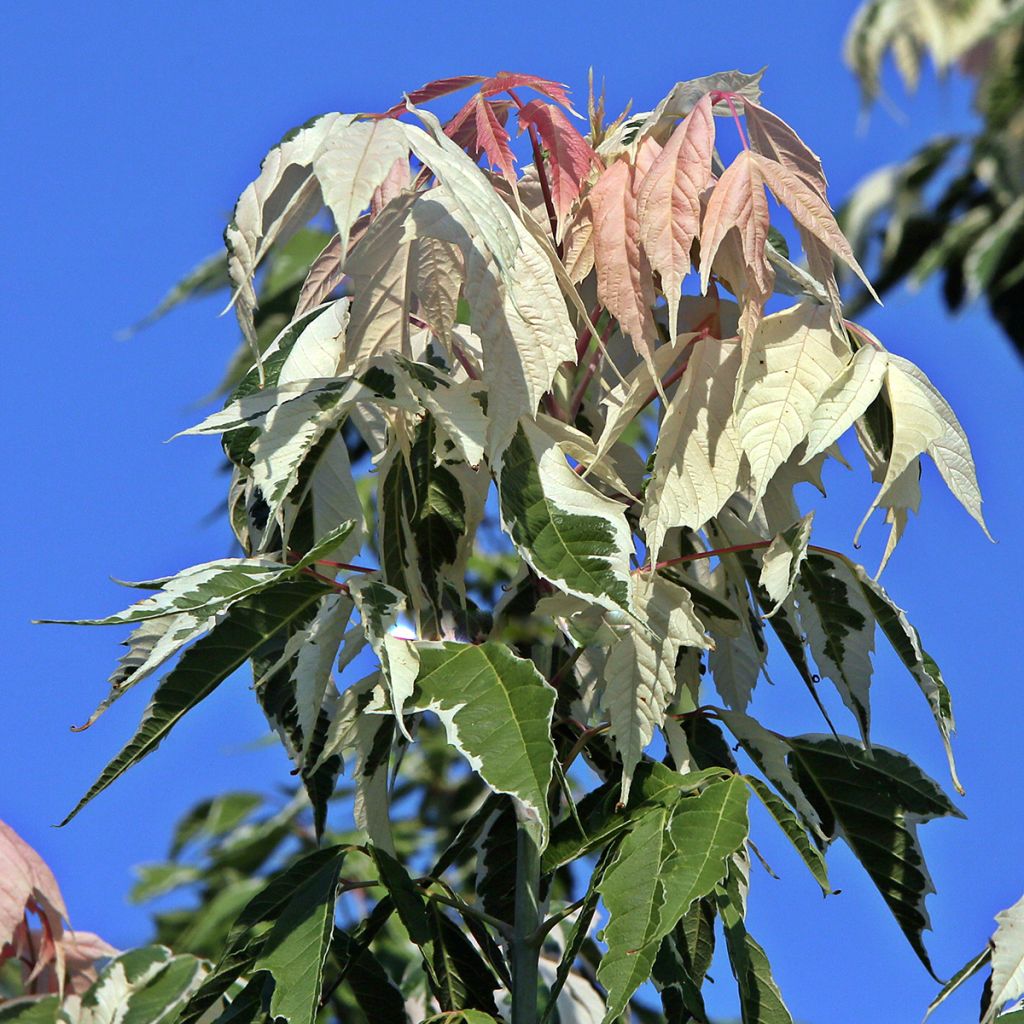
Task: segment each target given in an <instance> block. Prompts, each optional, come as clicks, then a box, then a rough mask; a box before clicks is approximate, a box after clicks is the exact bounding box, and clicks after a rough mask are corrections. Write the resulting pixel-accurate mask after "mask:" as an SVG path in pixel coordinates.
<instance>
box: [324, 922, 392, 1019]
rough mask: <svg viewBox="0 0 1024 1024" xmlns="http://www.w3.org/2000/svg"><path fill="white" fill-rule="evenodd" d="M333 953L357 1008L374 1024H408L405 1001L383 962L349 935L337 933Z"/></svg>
mask: <svg viewBox="0 0 1024 1024" xmlns="http://www.w3.org/2000/svg"><path fill="white" fill-rule="evenodd" d="M331 952H332V954H333V956H334V958H335V959H336V960H338V961H339V962H340V963H341V964H342V965H343V966H344V968H345V984H347V985H348V986H349V988H350V989H351V990H352V995H353V996H354V997H355V1001H356V1004H357V1005H358V1006H359V1009H360V1010H362V1011H363V1014H364V1015H365V1016H366V1019H367V1020H368V1021H372V1022H373V1024H409V1016H408V1014H407V1013H406V1012H405V997H404V996H403V995H402V993H401V990H400V989H399V988H398V986H397V985H396V984H395V983H394V981H392V979H391V977H390V976H389V975H388V973H387V971H385V970H384V968H383V967H382V966H381V963H380V961H379V960H378V959H377V958H376V957H375V956H374V955H373V954H372V953H371V952H370V951H369V950H368V949H364V948H362V947H361V946H360V945H359V944H358V943H356V942H355V941H354V940H353V939H352V937H351V936H350V935H348V933H347V932H344V931H342V930H341V929H340V928H336V929H335V930H334V941H333V944H332V946H331Z"/></svg>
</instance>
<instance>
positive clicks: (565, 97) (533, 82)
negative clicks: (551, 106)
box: [480, 71, 572, 110]
mask: <svg viewBox="0 0 1024 1024" xmlns="http://www.w3.org/2000/svg"><path fill="white" fill-rule="evenodd" d="M510 89H532V90H533V91H534V92H539V93H540V94H541V95H542V96H547V98H548V99H550V100H554V101H555V102H556V103H561V104H562V106H563V107H565V108H566V109H567V110H572V101H571V100H570V99H569V94H568V92H567V91H566V90H567V89H568V86H566V85H565V84H564V83H562V82H552V81H551V80H550V79H548V78H538V77H537V76H536V75H523V74H519V73H518V72H515V71H499V72H498V73H497V74H496V75H495V76H494V77H493V78H488V79H487V80H486V81H485V82H484V84H483V85H481V86H480V92H481V93H483V95H484V96H495V95H497V94H498V93H500V92H508V91H509V90H510Z"/></svg>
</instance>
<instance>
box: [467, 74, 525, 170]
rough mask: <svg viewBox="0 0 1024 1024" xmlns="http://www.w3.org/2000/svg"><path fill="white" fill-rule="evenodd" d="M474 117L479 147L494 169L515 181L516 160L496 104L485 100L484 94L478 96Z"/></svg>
mask: <svg viewBox="0 0 1024 1024" xmlns="http://www.w3.org/2000/svg"><path fill="white" fill-rule="evenodd" d="M473 115H474V122H475V124H476V144H477V146H478V147H479V148H480V150H482V151H483V153H484V154H485V155H486V157H487V159H488V161H490V164H491V166H492V167H497V168H498V169H499V170H500V171H501V173H502V174H503V175H504V176H505V178H506V179H507V180H508V181H514V180H515V177H516V168H515V161H516V158H515V156H513V154H512V150H511V148H510V147H509V144H508V140H509V135H508V132H507V131H505V125H504V123H503V120H499V118H498V116H497V114H496V113H495V111H494V104H492V103H489V102H488V101H487V100H485V99H484V97H483V93H477V94H476V99H475V101H474V111H473Z"/></svg>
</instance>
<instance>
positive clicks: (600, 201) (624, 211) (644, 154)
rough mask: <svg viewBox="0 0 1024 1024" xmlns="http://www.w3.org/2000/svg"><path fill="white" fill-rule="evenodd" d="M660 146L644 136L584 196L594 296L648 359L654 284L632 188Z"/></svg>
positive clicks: (652, 335) (653, 331) (652, 332)
mask: <svg viewBox="0 0 1024 1024" xmlns="http://www.w3.org/2000/svg"><path fill="white" fill-rule="evenodd" d="M660 150H661V147H660V146H659V145H658V143H657V142H655V141H654V140H653V139H650V138H648V139H645V140H644V142H643V143H642V144H641V146H640V149H639V151H638V152H637V156H636V163H635V164H632V165H631V164H629V163H628V162H627V161H626V160H617V161H616V162H615V163H613V164H612V165H611V167H608V168H606V169H605V170H604V171H603V172H602V173H601V176H600V177H599V178H598V179H597V182H596V183H595V184H594V187H593V188H592V189H591V190H590V192H589V193H588V195H587V199H588V201H589V203H590V207H591V210H592V211H593V218H594V264H595V266H596V267H597V298H598V301H599V302H600V303H601V304H602V305H603V306H604V307H605V308H606V309H607V310H608V312H609V313H611V315H612V316H613V317H615V319H616V320H618V321H619V326H620V327H621V328H622V332H623V333H624V334H627V335H628V336H629V340H630V341H631V342H632V343H633V347H634V348H635V349H636V351H637V353H638V354H639V355H640V356H641V357H642V358H643V359H644V360H645V361H646V362H650V360H651V352H652V349H653V342H654V339H655V338H656V337H657V328H656V326H655V323H654V315H653V313H652V312H651V307H652V306H653V305H654V300H655V295H654V282H653V281H652V280H651V268H650V264H649V263H648V261H647V256H646V255H645V253H644V251H643V249H642V248H641V246H640V225H639V222H638V220H637V210H636V187H637V184H638V182H640V181H641V180H642V179H643V177H644V175H645V174H646V173H647V170H648V169H649V168H650V166H651V165H652V164H653V162H654V160H655V159H656V158H657V155H658V153H659V152H660Z"/></svg>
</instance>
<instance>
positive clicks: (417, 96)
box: [379, 75, 484, 117]
mask: <svg viewBox="0 0 1024 1024" xmlns="http://www.w3.org/2000/svg"><path fill="white" fill-rule="evenodd" d="M483 80H484V76H483V75H454V76H453V77H451V78H435V79H434V81H432V82H427V84H426V85H421V86H420V87H419V88H418V89H414V90H413V91H412V92H411V93H409V95H408V96H407V97H406V98H405V99H404V100H402V102H401V103H396V104H395V105H394V106H393V107H391V108H389V109H388V110H385V111H384V113H383V114H380V115H379V116H380V117H399V116H400V115H401V114H404V113H405V112H406V109H407V108H406V103H407V102H408V103H414V104H418V103H429V102H430V100H436V99H437V98H438V97H439V96H448V95H449V94H451V93H453V92H458V91H459V90H460V89H465V88H466V87H467V86H470V85H476V83H477V82H482V81H483Z"/></svg>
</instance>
